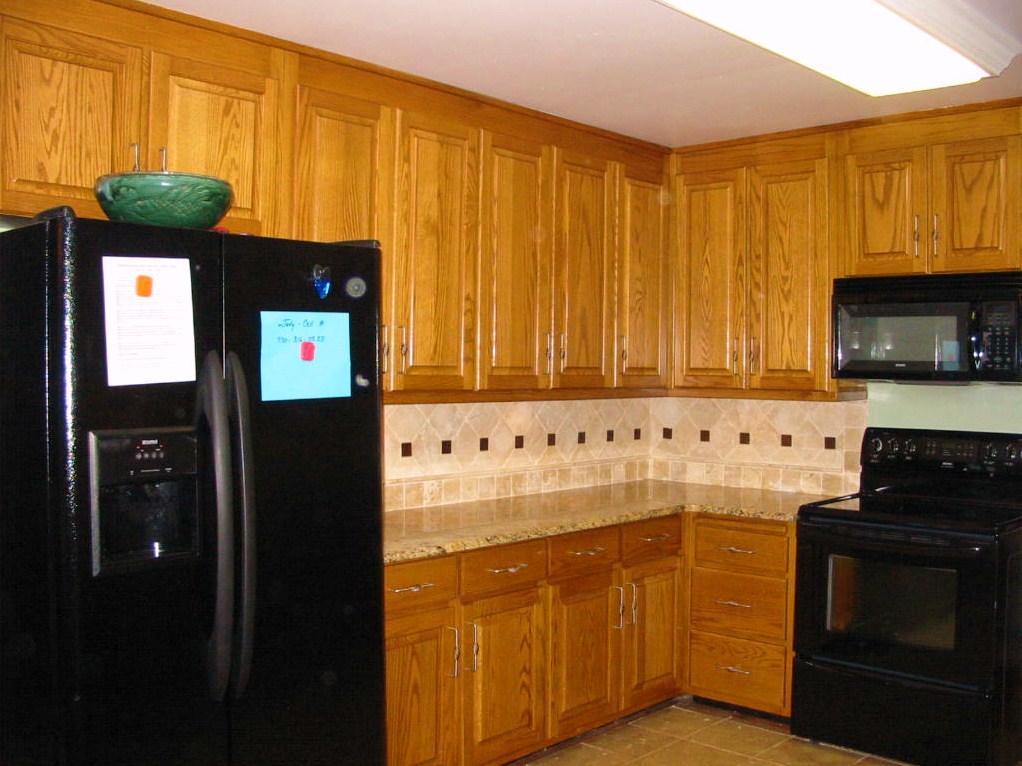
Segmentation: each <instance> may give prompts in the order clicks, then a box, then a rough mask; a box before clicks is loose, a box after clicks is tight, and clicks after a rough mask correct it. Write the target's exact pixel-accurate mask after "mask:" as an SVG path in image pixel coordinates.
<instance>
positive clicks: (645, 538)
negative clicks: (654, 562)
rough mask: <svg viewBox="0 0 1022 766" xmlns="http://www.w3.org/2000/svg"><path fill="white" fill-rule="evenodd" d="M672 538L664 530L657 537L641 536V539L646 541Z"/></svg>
mask: <svg viewBox="0 0 1022 766" xmlns="http://www.w3.org/2000/svg"><path fill="white" fill-rule="evenodd" d="M670 538H671V536H670V535H669V534H667V533H666V532H663V533H661V534H659V535H656V536H655V537H640V538H639V539H640V540H642V542H644V543H662V542H663V541H664V540H669V539H670Z"/></svg>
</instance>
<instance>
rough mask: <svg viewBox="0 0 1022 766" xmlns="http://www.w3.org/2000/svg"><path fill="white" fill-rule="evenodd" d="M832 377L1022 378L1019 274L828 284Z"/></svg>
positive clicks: (872, 279)
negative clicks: (830, 315)
mask: <svg viewBox="0 0 1022 766" xmlns="http://www.w3.org/2000/svg"><path fill="white" fill-rule="evenodd" d="M832 308H833V324H832V331H833V338H832V340H833V344H832V356H833V367H832V372H833V375H834V377H835V378H860V379H867V380H895V381H897V380H902V381H947V382H955V381H961V382H967V381H972V380H978V381H1002V382H1007V381H1022V349H1020V346H1019V338H1020V336H1019V322H1020V317H1022V271H1011V272H988V273H982V274H918V275H911V276H900V277H853V278H846V279H835V280H834V295H833V303H832Z"/></svg>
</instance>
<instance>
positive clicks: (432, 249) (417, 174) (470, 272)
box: [391, 112, 479, 390]
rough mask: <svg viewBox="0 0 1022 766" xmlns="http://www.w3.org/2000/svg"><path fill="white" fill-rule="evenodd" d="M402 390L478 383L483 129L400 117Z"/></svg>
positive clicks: (398, 370) (396, 341)
mask: <svg viewBox="0 0 1022 766" xmlns="http://www.w3.org/2000/svg"><path fill="white" fill-rule="evenodd" d="M398 123H399V129H398V142H399V143H398V146H399V149H398V152H399V156H398V173H399V178H398V184H397V188H398V198H397V230H396V241H395V248H394V253H393V256H394V260H393V266H392V269H391V272H392V273H393V275H394V302H395V308H394V324H395V327H394V328H393V331H392V345H393V346H394V349H395V359H394V388H395V389H404V390H451V389H455V390H458V389H472V388H473V387H474V386H475V332H476V327H475V314H476V309H477V307H476V290H475V268H476V266H475V264H476V253H477V242H478V228H479V209H478V204H479V178H478V176H479V131H478V130H476V129H474V128H470V127H465V126H463V125H459V124H456V123H452V122H448V121H446V120H443V119H441V118H438V117H429V116H425V115H420V114H413V113H409V112H402V113H400V114H399V116H398Z"/></svg>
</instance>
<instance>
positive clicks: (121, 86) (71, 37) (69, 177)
mask: <svg viewBox="0 0 1022 766" xmlns="http://www.w3.org/2000/svg"><path fill="white" fill-rule="evenodd" d="M2 39H3V67H4V78H5V83H4V89H3V101H2V109H3V131H4V142H3V153H2V155H0V162H2V170H0V174H2V182H0V183H2V186H0V205H2V207H3V209H4V210H7V211H10V212H18V213H23V214H35V213H37V212H39V210H41V209H44V208H48V207H52V206H55V205H59V204H64V205H70V206H72V207H74V208H75V210H76V212H77V213H78V214H79V215H84V216H91V217H97V218H103V217H105V216H104V214H103V212H102V210H101V209H100V207H99V204H98V203H97V202H96V198H95V194H94V191H93V188H94V185H95V183H96V179H97V178H98V177H99V176H101V175H105V174H107V173H112V172H119V171H126V170H131V169H132V152H131V149H130V147H129V145H130V144H131V143H133V142H134V143H140V142H142V140H143V137H142V122H141V119H142V116H141V115H142V112H141V94H142V81H143V74H144V73H143V58H142V49H141V48H140V47H136V46H133V45H122V44H119V43H116V42H112V41H107V40H104V39H102V38H100V37H93V36H89V35H83V34H76V33H73V32H68V31H66V30H63V29H60V28H57V27H50V26H46V25H44V24H26V23H24V22H21V21H18V20H16V19H10V18H8V19H5V20H4V22H3V38H2Z"/></svg>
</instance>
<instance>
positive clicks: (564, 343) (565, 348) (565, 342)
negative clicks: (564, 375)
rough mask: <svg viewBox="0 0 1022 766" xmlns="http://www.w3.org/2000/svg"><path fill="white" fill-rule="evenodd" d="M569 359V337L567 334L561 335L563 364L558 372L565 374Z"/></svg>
mask: <svg viewBox="0 0 1022 766" xmlns="http://www.w3.org/2000/svg"><path fill="white" fill-rule="evenodd" d="M567 359H568V336H567V335H566V334H565V333H563V332H562V333H561V364H560V369H559V370H558V372H564V365H565V364H566V363H567Z"/></svg>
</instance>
